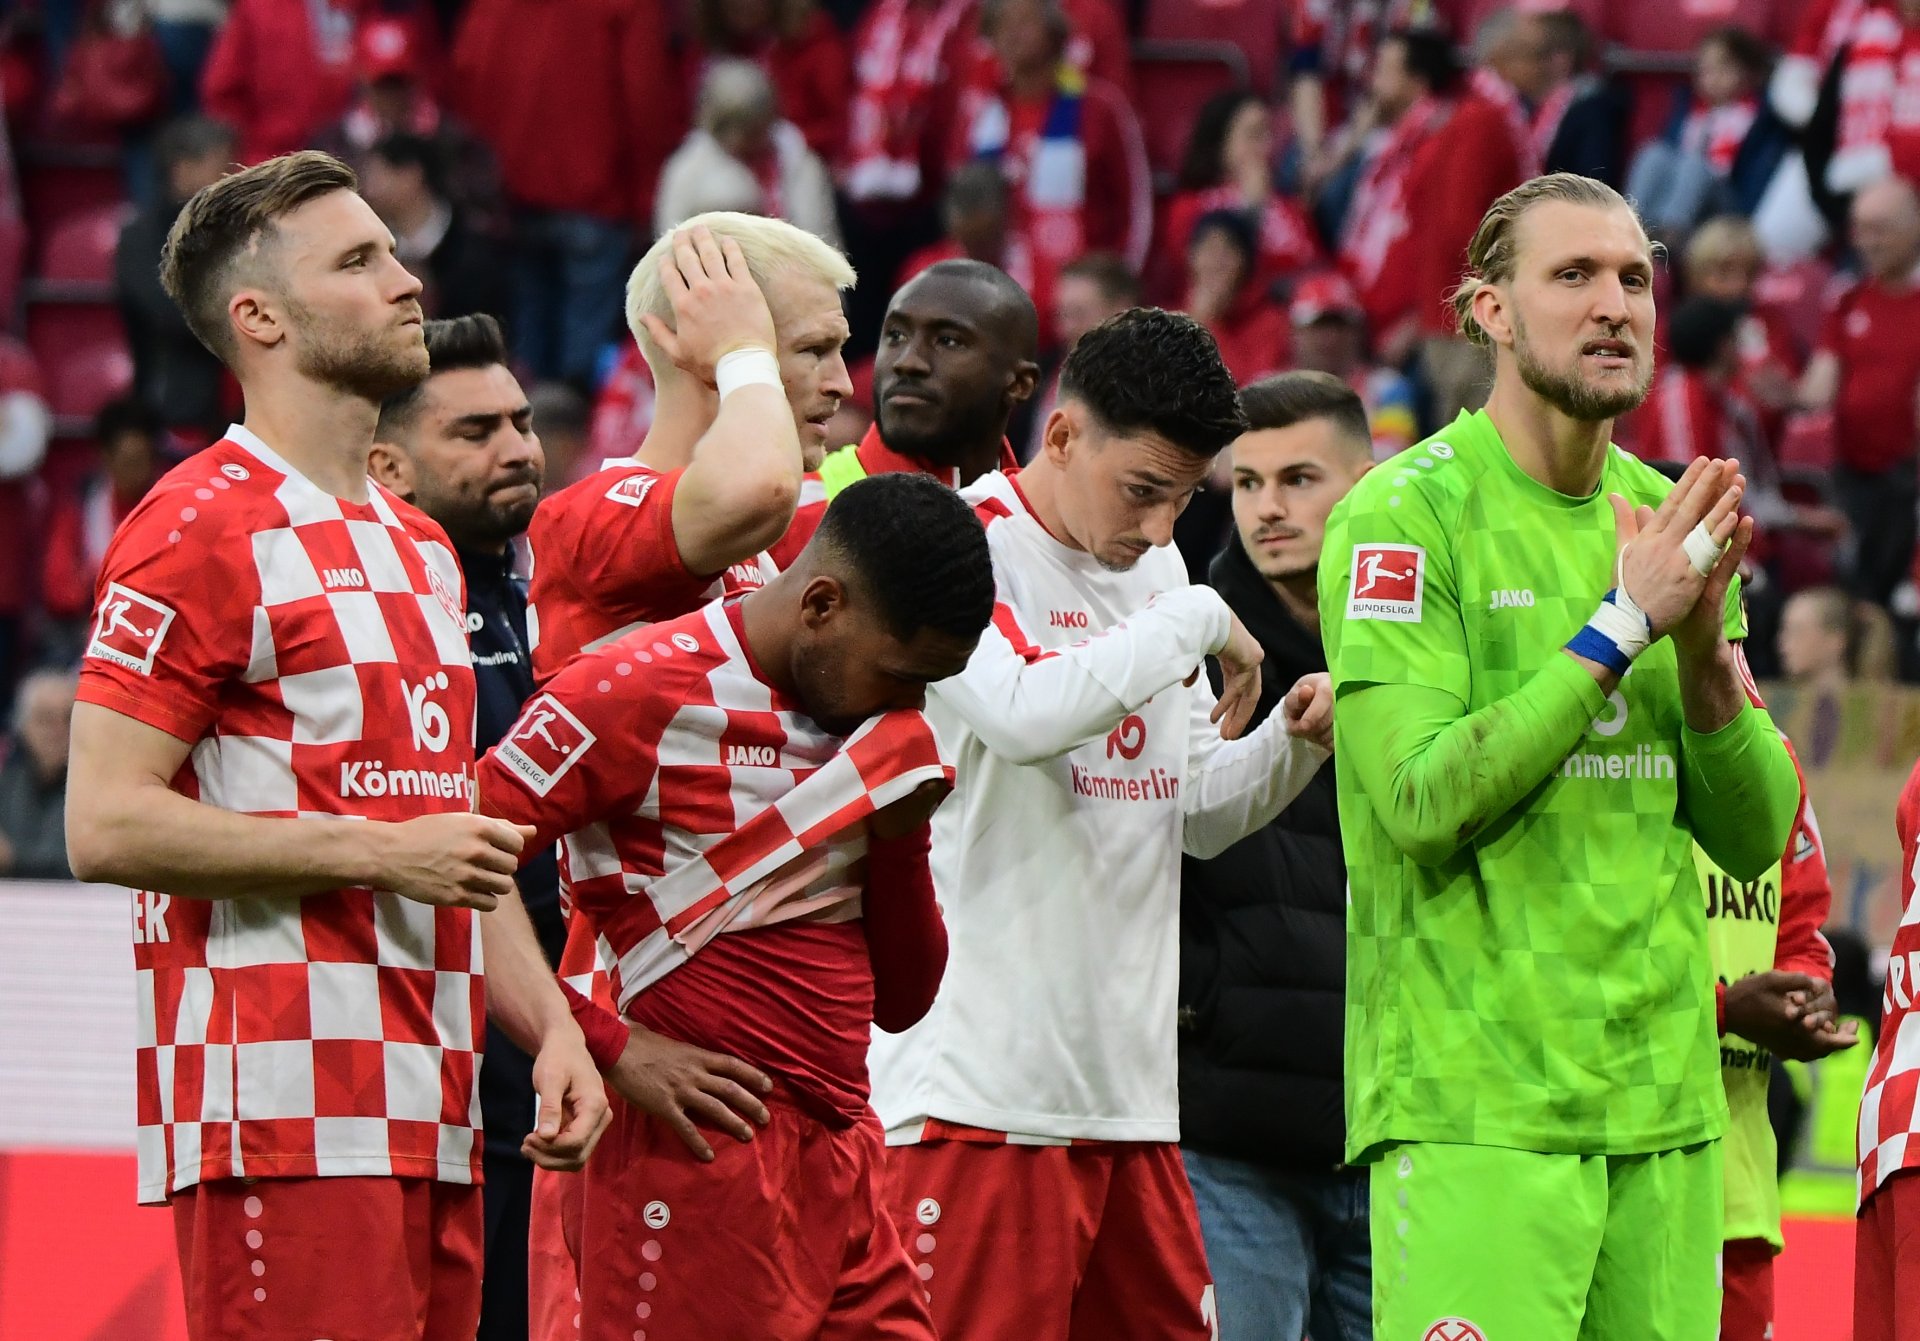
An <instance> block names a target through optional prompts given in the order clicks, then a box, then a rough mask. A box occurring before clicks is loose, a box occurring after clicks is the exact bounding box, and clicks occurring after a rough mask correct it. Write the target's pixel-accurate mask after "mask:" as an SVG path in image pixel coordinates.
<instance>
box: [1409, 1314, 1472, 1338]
mask: <svg viewBox="0 0 1920 1341" xmlns="http://www.w3.org/2000/svg"><path fill="white" fill-rule="evenodd" d="M1420 1341H1487V1334H1486V1333H1485V1332H1483V1331H1481V1330H1480V1329H1479V1328H1478V1327H1476V1326H1474V1324H1472V1323H1470V1322H1468V1321H1467V1320H1466V1319H1465V1318H1442V1319H1440V1321H1438V1322H1436V1323H1434V1324H1433V1326H1431V1327H1429V1328H1427V1330H1426V1334H1425V1335H1424V1336H1422V1337H1421V1338H1420Z"/></svg>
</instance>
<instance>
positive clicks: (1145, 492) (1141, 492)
mask: <svg viewBox="0 0 1920 1341" xmlns="http://www.w3.org/2000/svg"><path fill="white" fill-rule="evenodd" d="M1153 495H1154V490H1153V488H1152V487H1151V486H1149V485H1145V484H1129V485H1128V486H1127V496H1128V497H1129V498H1132V499H1134V500H1136V501H1138V502H1141V503H1144V502H1146V501H1147V500H1148V499H1150V498H1152V497H1153Z"/></svg>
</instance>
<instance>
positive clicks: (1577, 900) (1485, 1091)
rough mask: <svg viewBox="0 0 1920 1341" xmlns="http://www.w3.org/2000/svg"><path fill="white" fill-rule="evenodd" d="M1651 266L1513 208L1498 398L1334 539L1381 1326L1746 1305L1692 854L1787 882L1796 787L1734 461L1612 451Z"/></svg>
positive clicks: (1484, 300)
mask: <svg viewBox="0 0 1920 1341" xmlns="http://www.w3.org/2000/svg"><path fill="white" fill-rule="evenodd" d="M1652 285H1653V256H1652V249H1651V247H1650V246H1649V244H1648V241H1647V237H1646V233H1645V231H1644V229H1643V228H1642V227H1641V225H1640V221H1639V219H1638V218H1637V217H1636V216H1635V215H1634V213H1633V210H1632V208H1631V207H1630V206H1629V205H1628V204H1627V203H1626V201H1625V200H1623V199H1622V198H1621V197H1620V195H1619V194H1618V193H1617V192H1615V191H1614V190H1613V189H1612V188H1610V187H1608V186H1605V185H1603V184H1602V183H1600V182H1597V181H1594V180H1592V179H1590V178H1585V177H1577V176H1573V175H1571V174H1555V175H1553V176H1548V177H1541V178H1536V179H1534V180H1533V181H1531V182H1528V183H1526V184H1525V185H1523V186H1520V187H1518V188H1516V189H1515V190H1513V191H1511V192H1509V193H1508V194H1506V195H1505V196H1503V197H1501V198H1500V199H1499V200H1497V201H1495V202H1494V205H1493V207H1492V208H1491V209H1490V210H1489V211H1488V212H1487V215H1486V217H1485V218H1484V219H1482V220H1481V223H1480V226H1479V229H1478V230H1477V231H1476V233H1475V234H1474V239H1473V244H1472V246H1471V247H1470V249H1469V250H1468V272H1467V276H1466V278H1465V280H1464V282H1463V283H1462V284H1461V285H1460V286H1459V288H1458V289H1457V290H1456V291H1455V294H1454V299H1453V302H1454V310H1455V313H1456V315H1457V317H1458V318H1459V321H1460V328H1461V330H1462V332H1463V333H1464V334H1465V335H1466V336H1467V338H1468V339H1470V340H1472V341H1473V342H1474V343H1475V344H1478V345H1480V346H1482V347H1490V348H1491V349H1492V351H1493V359H1494V378H1493V392H1492V395H1491V397H1490V398H1489V400H1488V402H1487V408H1486V409H1485V410H1484V411H1482V412H1479V413H1474V414H1463V415H1461V416H1460V417H1459V418H1457V419H1455V420H1454V421H1453V423H1451V424H1450V425H1448V426H1447V427H1446V428H1445V429H1443V430H1442V431H1441V432H1440V433H1439V434H1437V435H1435V436H1434V437H1432V438H1429V439H1428V440H1427V441H1425V442H1423V443H1420V444H1418V445H1417V446H1415V447H1413V448H1411V449H1409V450H1408V451H1406V452H1403V453H1401V454H1400V455H1398V456H1396V457H1393V458H1392V459H1390V460H1388V461H1386V462H1384V463H1382V464H1381V465H1380V466H1378V467H1376V468H1375V469H1374V470H1373V471H1372V472H1370V473H1369V474H1368V475H1367V476H1366V477H1364V478H1363V479H1362V480H1361V481H1360V483H1359V484H1358V485H1356V486H1355V488H1354V489H1353V492H1352V493H1350V494H1349V495H1348V496H1347V498H1346V499H1345V500H1344V501H1343V502H1342V503H1341V505H1340V506H1339V508H1338V509H1336V510H1335V512H1334V515H1333V519H1332V522H1331V524H1330V526H1329V529H1328V533H1327V540H1326V545H1325V547H1324V549H1323V551H1322V559H1321V568H1320V579H1319V583H1318V588H1319V591H1318V595H1319V601H1320V611H1321V627H1322V634H1323V638H1324V641H1325V644H1326V649H1327V663H1328V667H1329V669H1330V670H1331V672H1332V675H1333V683H1334V692H1335V694H1336V696H1337V704H1338V706H1337V708H1336V711H1335V715H1334V720H1335V723H1336V727H1335V732H1336V739H1337V741H1338V751H1339V754H1338V757H1339V758H1340V759H1341V760H1342V761H1344V762H1343V765H1342V768H1341V770H1340V772H1339V775H1338V778H1337V792H1338V799H1339V811H1340V830H1341V837H1342V839H1343V842H1344V846H1345V853H1346V860H1347V871H1348V879H1349V891H1350V898H1351V904H1350V910H1349V916H1348V928H1349V935H1348V939H1347V983H1348V990H1347V1005H1348V1008H1347V1037H1346V1087H1347V1097H1346V1111H1347V1119H1348V1127H1347V1149H1346V1159H1347V1162H1348V1163H1349V1164H1367V1165H1371V1173H1370V1194H1371V1203H1372V1204H1371V1222H1372V1235H1373V1260H1374V1262H1375V1270H1374V1278H1373V1279H1374V1318H1375V1322H1376V1327H1375V1331H1376V1333H1377V1334H1378V1335H1380V1336H1383V1337H1426V1338H1429V1341H1482V1339H1484V1338H1489V1337H1518V1336H1524V1337H1529V1338H1537V1339H1538V1341H1576V1338H1578V1339H1579V1341H1587V1339H1588V1338H1615V1337H1619V1338H1626V1337H1635V1338H1641V1337H1645V1336H1647V1335H1649V1328H1650V1327H1651V1329H1652V1334H1655V1335H1658V1336H1660V1337H1662V1338H1667V1339H1668V1341H1710V1339H1711V1338H1713V1337H1714V1336H1715V1334H1716V1332H1717V1329H1718V1325H1719V1313H1720V1297H1719V1295H1720V1292H1719V1288H1718V1279H1717V1273H1716V1259H1717V1255H1718V1253H1719V1251H1720V1246H1721V1241H1722V1233H1721V1196H1722V1175H1721V1151H1720V1138H1721V1137H1722V1136H1723V1135H1724V1134H1725V1133H1726V1131H1727V1129H1728V1117H1727V1103H1726V1096H1725V1093H1724V1089H1723V1087H1722V1085H1721V1083H1720V1075H1719V1070H1720V1068H1719V1060H1720V1048H1719V1041H1718V1038H1717V1036H1716V1020H1715V1002H1714V987H1713V981H1714V972H1713V967H1712V962H1713V961H1712V958H1711V954H1710V948H1709V943H1708V936H1707V926H1706V919H1705V917H1704V916H1703V913H1702V910H1701V907H1700V896H1699V891H1700V886H1699V877H1698V876H1697V874H1696V873H1695V868H1694V861H1693V855H1694V844H1695V843H1698V844H1699V846H1700V848H1702V849H1703V850H1705V851H1706V853H1707V854H1708V855H1709V856H1710V857H1711V858H1712V860H1713V861H1714V862H1715V863H1717V864H1718V866H1719V867H1720V868H1721V869H1722V870H1724V871H1726V872H1727V873H1728V874H1730V875H1731V876H1732V877H1733V878H1735V879H1736V880H1740V881H1748V880H1755V879H1757V878H1758V877H1759V876H1760V875H1761V873H1762V872H1764V871H1765V870H1767V869H1768V868H1769V867H1771V866H1773V865H1774V864H1775V863H1776V862H1778V861H1779V859H1780V854H1781V852H1783V851H1784V850H1785V849H1786V844H1787V839H1788V835H1789V833H1790V831H1791V828H1792V825H1793V821H1794V816H1795V813H1796V811H1797V810H1798V807H1799V800H1800V788H1799V785H1798V782H1797V780H1796V778H1795V775H1794V768H1793V763H1792V761H1791V759H1789V758H1788V756H1787V752H1786V748H1785V746H1784V745H1783V744H1782V743H1781V739H1780V736H1779V733H1778V732H1777V731H1776V730H1775V729H1774V726H1773V724H1772V722H1771V721H1770V720H1769V719H1768V717H1767V714H1766V712H1765V710H1764V709H1763V708H1761V707H1760V706H1759V705H1758V703H1757V701H1756V700H1752V699H1750V698H1749V695H1748V691H1747V688H1746V683H1745V681H1744V677H1743V673H1742V672H1743V666H1742V663H1741V660H1740V657H1739V654H1738V651H1737V650H1736V647H1735V642H1736V641H1737V640H1738V639H1739V638H1740V637H1741V636H1742V634H1743V633H1744V626H1743V620H1742V617H1741V613H1740V604H1739V600H1738V592H1737V590H1736V589H1735V580H1734V573H1735V569H1736V567H1737V565H1738V564H1739V562H1740V559H1741V557H1742V555H1743V554H1744V553H1745V551H1746V548H1747V543H1748V541H1749V539H1750V538H1751V536H1752V529H1753V523H1752V522H1751V521H1750V520H1743V519H1741V518H1740V516H1739V512H1738V506H1739V501H1740V496H1741V492H1742V489H1743V487H1744V485H1745V481H1744V480H1743V479H1742V478H1741V477H1740V476H1739V474H1738V473H1737V471H1738V467H1737V465H1736V464H1735V463H1733V462H1726V461H1713V462H1710V461H1707V460H1705V459H1700V460H1696V461H1694V462H1693V464H1692V465H1690V466H1689V467H1688V468H1687V471H1686V474H1685V475H1683V476H1682V477H1681V479H1680V481H1679V483H1678V484H1669V482H1668V481H1667V480H1666V479H1665V478H1664V477H1662V476H1661V475H1659V474H1658V473H1656V472H1655V471H1654V470H1653V469H1652V468H1650V467H1648V466H1646V465H1644V464H1643V463H1641V462H1639V461H1636V460H1634V459H1633V458H1631V457H1629V456H1628V455H1627V454H1626V453H1624V452H1621V451H1619V450H1618V449H1617V448H1615V447H1613V446H1612V445H1611V444H1610V443H1609V441H1608V438H1609V435H1610V433H1611V431H1612V428H1613V420H1614V418H1615V416H1617V415H1620V414H1623V413H1625V412H1626V411H1628V410H1630V409H1632V408H1633V407H1634V406H1636V405H1638V404H1639V403H1640V402H1641V401H1642V400H1643V399H1644V398H1645V396H1646V394H1647V387H1648V382H1649V378H1650V377H1651V374H1652V354H1651V351H1652V341H1653V328H1654V310H1653V292H1652ZM1589 616H1591V618H1589ZM1582 621H1586V623H1585V627H1584V628H1583V627H1582V626H1581V625H1582ZM1569 632H1572V633H1573V636H1572V637H1571V638H1569V637H1568V634H1569ZM1629 672H1631V674H1629Z"/></svg>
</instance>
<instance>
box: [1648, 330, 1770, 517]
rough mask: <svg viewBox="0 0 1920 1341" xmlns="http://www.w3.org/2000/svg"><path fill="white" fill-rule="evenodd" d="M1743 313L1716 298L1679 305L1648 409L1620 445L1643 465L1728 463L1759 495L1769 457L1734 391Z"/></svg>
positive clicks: (1754, 415)
mask: <svg viewBox="0 0 1920 1341" xmlns="http://www.w3.org/2000/svg"><path fill="white" fill-rule="evenodd" d="M1741 316H1742V312H1741V310H1740V309H1739V308H1738V307H1736V306H1734V305H1733V304H1731V303H1724V302H1721V301H1720V300H1718V299H1716V298H1705V297H1700V296H1695V297H1692V298H1688V299H1687V300H1686V301H1685V302H1683V303H1681V304H1680V306H1679V307H1678V309H1676V310H1675V312H1674V314H1673V319H1672V321H1671V322H1670V323H1669V325H1668V334H1667V346H1668V358H1667V364H1666V366H1665V367H1664V368H1662V369H1661V370H1660V374H1659V376H1658V377H1656V378H1655V379H1654V384H1653V391H1652V393H1651V394H1650V395H1649V396H1648V397H1647V400H1646V403H1645V404H1644V405H1642V406H1641V407H1640V408H1639V409H1638V410H1636V411H1634V412H1633V413H1632V414H1631V415H1629V416H1627V418H1626V420H1625V421H1624V427H1623V432H1622V437H1623V440H1625V441H1626V442H1627V445H1629V446H1631V447H1632V448H1633V450H1634V452H1635V453H1636V454H1637V455H1639V456H1640V457H1641V458H1642V459H1644V460H1647V461H1667V462H1673V463H1675V464H1678V465H1682V466H1684V465H1686V464H1687V463H1688V462H1690V461H1692V460H1693V458H1694V457H1696V456H1711V457H1728V456H1730V457H1734V458H1736V459H1738V460H1739V462H1740V464H1741V466H1742V467H1743V468H1744V469H1745V470H1746V472H1747V478H1748V480H1749V481H1751V483H1752V484H1753V485H1755V486H1760V487H1759V488H1753V487H1750V488H1749V490H1748V498H1749V501H1751V500H1752V499H1753V498H1754V496H1755V495H1756V494H1757V493H1759V492H1761V491H1762V490H1763V489H1764V485H1765V475H1766V473H1767V472H1766V464H1767V460H1768V456H1769V454H1768V453H1767V451H1766V449H1765V447H1764V446H1763V445H1762V443H1761V439H1760V416H1759V412H1758V411H1757V410H1756V409H1755V408H1754V405H1753V402H1751V401H1749V400H1748V399H1747V398H1746V396H1744V395H1742V394H1741V392H1740V389H1739V387H1738V385H1737V379H1738V376H1739V371H1740V352H1739V344H1738V334H1739V329H1740V318H1741Z"/></svg>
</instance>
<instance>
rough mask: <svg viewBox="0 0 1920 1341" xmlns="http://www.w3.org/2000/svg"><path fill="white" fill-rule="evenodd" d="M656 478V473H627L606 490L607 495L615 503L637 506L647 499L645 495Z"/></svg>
mask: <svg viewBox="0 0 1920 1341" xmlns="http://www.w3.org/2000/svg"><path fill="white" fill-rule="evenodd" d="M658 478H659V477H658V476H657V475H628V476H627V477H626V478H625V479H622V480H621V481H619V482H618V483H617V484H615V485H614V486H613V488H611V489H609V490H607V497H608V498H610V499H612V500H613V501H614V502H616V503H625V504H626V505H627V506H628V507H630V508H637V507H639V506H640V505H641V504H642V503H644V502H646V501H647V495H648V494H650V493H652V492H653V484H654V481H655V480H656V479H658Z"/></svg>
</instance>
